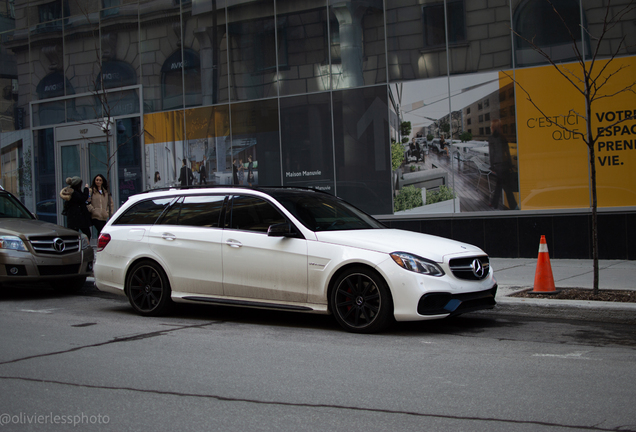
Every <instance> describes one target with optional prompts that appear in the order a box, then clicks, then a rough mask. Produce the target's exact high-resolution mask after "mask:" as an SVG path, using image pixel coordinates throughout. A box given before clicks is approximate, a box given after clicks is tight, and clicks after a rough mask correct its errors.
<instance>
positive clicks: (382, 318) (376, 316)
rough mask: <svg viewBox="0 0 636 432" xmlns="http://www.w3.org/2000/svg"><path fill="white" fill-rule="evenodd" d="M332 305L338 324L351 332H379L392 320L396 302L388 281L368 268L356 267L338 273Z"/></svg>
mask: <svg viewBox="0 0 636 432" xmlns="http://www.w3.org/2000/svg"><path fill="white" fill-rule="evenodd" d="M330 307H331V312H332V313H333V315H334V317H335V318H336V321H337V322H338V324H340V326H342V328H344V329H345V330H347V331H349V332H352V333H376V332H379V331H381V330H384V329H385V328H387V327H388V325H389V324H390V323H391V322H392V320H393V301H392V299H391V296H390V294H389V289H388V287H387V285H386V283H385V282H384V280H383V279H382V278H381V277H379V276H378V275H377V274H376V273H375V272H373V271H371V270H369V269H367V268H365V267H353V268H351V269H348V270H347V271H345V272H344V273H342V274H340V275H339V276H338V278H337V279H336V280H335V282H334V285H333V289H332V291H331V295H330Z"/></svg>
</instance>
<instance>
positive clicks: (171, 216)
mask: <svg viewBox="0 0 636 432" xmlns="http://www.w3.org/2000/svg"><path fill="white" fill-rule="evenodd" d="M182 202H183V197H181V198H179V199H178V200H177V201H176V202H175V203H174V204H172V205H171V206H170V208H169V209H168V210H166V214H165V215H164V216H163V217H162V218H161V220H160V221H159V224H160V225H177V224H178V223H179V212H180V211H181V203H182Z"/></svg>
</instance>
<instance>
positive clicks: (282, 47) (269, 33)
mask: <svg viewBox="0 0 636 432" xmlns="http://www.w3.org/2000/svg"><path fill="white" fill-rule="evenodd" d="M281 21H282V23H281ZM286 22H287V20H281V18H280V17H279V26H278V63H279V64H278V66H279V67H287V66H288V63H287V30H286V29H285V27H284V24H286ZM280 24H283V25H280ZM254 36H255V39H254V46H255V50H254V52H255V54H256V58H255V60H256V71H267V70H275V69H276V52H275V51H274V49H273V48H274V47H275V46H276V34H274V29H271V30H266V31H264V32H263V33H256V34H255V35H254Z"/></svg>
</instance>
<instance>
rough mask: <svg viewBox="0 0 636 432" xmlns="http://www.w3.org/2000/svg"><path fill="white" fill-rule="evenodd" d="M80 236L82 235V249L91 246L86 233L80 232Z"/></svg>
mask: <svg viewBox="0 0 636 432" xmlns="http://www.w3.org/2000/svg"><path fill="white" fill-rule="evenodd" d="M81 236H82V249H88V248H89V247H91V242H90V240H89V239H88V237H87V236H86V234H84V233H82V235H81Z"/></svg>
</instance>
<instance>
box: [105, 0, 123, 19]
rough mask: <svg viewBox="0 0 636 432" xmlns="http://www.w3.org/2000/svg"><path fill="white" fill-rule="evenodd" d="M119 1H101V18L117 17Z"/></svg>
mask: <svg viewBox="0 0 636 432" xmlns="http://www.w3.org/2000/svg"><path fill="white" fill-rule="evenodd" d="M120 3H121V1H120V0H102V8H103V9H104V10H102V12H101V15H102V18H105V17H108V16H113V15H117V14H118V13H119V7H118V6H119V5H120Z"/></svg>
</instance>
